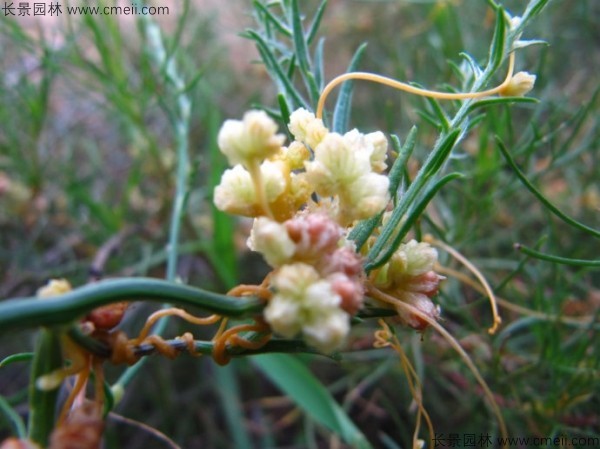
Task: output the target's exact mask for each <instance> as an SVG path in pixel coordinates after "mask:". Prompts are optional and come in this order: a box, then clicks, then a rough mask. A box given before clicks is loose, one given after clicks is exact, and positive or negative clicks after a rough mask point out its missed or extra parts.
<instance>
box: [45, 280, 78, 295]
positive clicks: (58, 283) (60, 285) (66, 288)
mask: <svg viewBox="0 0 600 449" xmlns="http://www.w3.org/2000/svg"><path fill="white" fill-rule="evenodd" d="M70 291H71V284H70V283H69V281H67V280H66V279H51V280H50V281H49V282H48V284H46V285H45V286H43V287H41V288H40V289H38V291H37V297H38V298H52V297H54V296H60V295H64V294H65V293H68V292H70Z"/></svg>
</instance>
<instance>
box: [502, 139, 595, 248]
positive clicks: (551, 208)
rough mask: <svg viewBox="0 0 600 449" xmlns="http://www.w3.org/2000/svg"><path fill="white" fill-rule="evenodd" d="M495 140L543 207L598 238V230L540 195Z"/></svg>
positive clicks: (516, 172) (506, 150)
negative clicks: (567, 213)
mask: <svg viewBox="0 0 600 449" xmlns="http://www.w3.org/2000/svg"><path fill="white" fill-rule="evenodd" d="M496 142H497V143H498V148H499V149H500V152H501V153H502V155H503V156H504V158H505V159H506V162H508V165H510V167H511V168H512V169H513V171H514V172H515V174H516V175H517V177H518V178H519V181H521V183H522V184H523V185H524V186H525V187H526V188H527V190H529V191H530V192H531V193H533V195H534V196H535V197H536V198H537V199H538V200H539V201H540V202H541V203H542V204H543V205H544V207H546V209H548V210H549V211H550V212H552V213H553V214H554V215H556V216H557V217H558V218H560V219H561V220H562V221H564V222H565V223H567V224H569V225H571V226H573V227H574V228H577V229H579V230H580V231H583V232H586V233H588V234H590V235H593V236H594V237H596V238H600V231H598V230H596V229H594V228H591V227H589V226H586V225H584V224H583V223H580V222H578V221H577V220H575V219H573V218H571V217H569V216H568V215H566V214H565V213H563V212H562V211H561V210H560V209H559V208H558V207H556V206H555V205H554V204H552V203H551V202H550V201H549V200H548V199H547V198H546V197H545V196H544V195H542V193H541V192H540V191H539V190H538V189H536V188H535V187H534V185H533V184H532V183H531V182H529V180H528V179H527V176H525V173H523V172H522V171H521V170H520V169H519V167H518V166H517V164H516V162H515V161H514V159H513V158H512V156H511V155H510V153H509V151H508V149H507V148H506V147H505V146H504V143H503V142H502V141H501V140H500V138H498V137H496Z"/></svg>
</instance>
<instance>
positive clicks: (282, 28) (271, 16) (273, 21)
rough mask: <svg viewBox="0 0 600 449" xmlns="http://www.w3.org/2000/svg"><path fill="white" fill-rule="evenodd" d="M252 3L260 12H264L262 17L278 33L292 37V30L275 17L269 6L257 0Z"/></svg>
mask: <svg viewBox="0 0 600 449" xmlns="http://www.w3.org/2000/svg"><path fill="white" fill-rule="evenodd" d="M252 3H253V5H254V8H256V9H257V10H259V11H260V12H261V13H262V14H264V17H265V18H266V19H267V20H268V21H269V23H271V24H273V25H274V26H275V28H277V30H278V31H279V32H280V33H282V34H283V35H285V36H287V37H292V30H290V29H289V28H288V27H287V26H286V25H285V24H284V23H283V21H282V20H281V19H280V18H279V17H276V16H275V15H274V14H273V13H272V12H271V11H270V10H269V8H267V7H266V6H265V5H263V4H262V3H261V2H260V1H257V0H255V1H254V2H252Z"/></svg>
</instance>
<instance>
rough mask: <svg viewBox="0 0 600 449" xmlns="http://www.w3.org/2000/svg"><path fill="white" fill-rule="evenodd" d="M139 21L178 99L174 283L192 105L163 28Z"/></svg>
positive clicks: (125, 377)
mask: <svg viewBox="0 0 600 449" xmlns="http://www.w3.org/2000/svg"><path fill="white" fill-rule="evenodd" d="M140 20H141V23H142V26H143V27H144V31H145V33H146V36H147V38H148V42H149V45H150V47H151V50H152V56H153V59H154V62H155V64H156V66H157V68H158V69H159V70H161V71H163V72H164V77H165V81H166V82H167V83H168V85H169V87H170V88H171V89H172V91H173V93H174V95H175V98H176V100H175V110H174V111H171V109H170V108H169V107H168V106H166V105H165V111H166V113H167V115H168V116H169V119H170V121H171V123H172V126H173V129H174V139H175V145H176V148H177V173H176V185H175V198H174V200H173V209H172V212H171V224H170V227H169V241H168V244H167V280H169V281H171V282H173V281H175V279H176V277H177V262H178V258H179V252H178V247H179V233H180V230H181V223H182V218H183V215H184V211H185V205H186V202H187V196H188V189H189V178H190V158H189V148H188V135H189V122H190V111H191V102H190V100H189V98H188V97H187V95H186V94H185V82H184V80H183V79H182V77H181V76H180V75H179V73H178V71H177V68H176V65H175V60H174V57H173V55H170V56H168V55H167V52H166V49H165V47H164V45H163V39H162V34H161V31H160V28H159V27H158V25H157V24H156V23H155V22H153V21H152V20H151V19H150V18H149V17H148V16H142V17H141V19H140ZM168 306H169V304H164V307H168ZM167 324H168V319H162V320H160V321H159V322H158V323H157V324H156V326H155V327H154V328H153V329H152V333H153V334H157V335H161V334H162V333H163V332H164V331H165V329H166V327H167ZM144 363H145V359H143V360H142V361H141V362H140V363H137V364H136V365H134V366H132V367H130V368H128V369H127V370H125V372H124V373H123V374H122V375H121V377H120V378H119V380H118V381H117V384H119V385H121V386H122V387H123V388H124V387H125V386H126V385H127V384H128V383H129V382H131V380H133V378H134V377H135V375H136V374H137V372H138V371H139V370H140V369H141V368H142V366H143V365H144Z"/></svg>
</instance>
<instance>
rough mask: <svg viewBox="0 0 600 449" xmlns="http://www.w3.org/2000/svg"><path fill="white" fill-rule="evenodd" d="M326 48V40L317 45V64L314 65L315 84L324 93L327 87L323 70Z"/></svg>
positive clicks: (321, 40)
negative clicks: (324, 49) (324, 50)
mask: <svg viewBox="0 0 600 449" xmlns="http://www.w3.org/2000/svg"><path fill="white" fill-rule="evenodd" d="M324 46H325V39H324V38H321V39H319V42H318V43H317V48H316V49H315V58H314V60H315V63H314V72H315V83H316V84H317V89H318V91H319V93H320V92H322V91H323V88H324V87H325V71H324V69H323V47H324Z"/></svg>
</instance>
